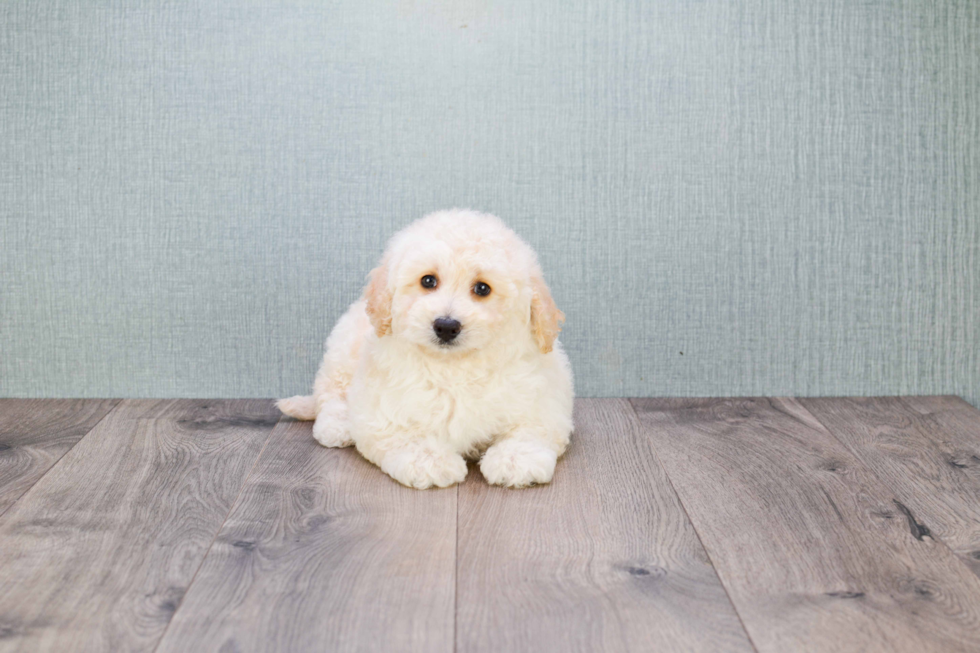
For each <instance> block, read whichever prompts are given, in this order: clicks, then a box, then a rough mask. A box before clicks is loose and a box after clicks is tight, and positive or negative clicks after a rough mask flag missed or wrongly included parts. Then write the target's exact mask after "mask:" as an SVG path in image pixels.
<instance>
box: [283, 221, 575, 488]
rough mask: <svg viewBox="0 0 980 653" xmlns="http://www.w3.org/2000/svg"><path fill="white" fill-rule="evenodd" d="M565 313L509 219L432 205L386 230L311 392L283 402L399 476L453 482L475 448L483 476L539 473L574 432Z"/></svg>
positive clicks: (541, 476) (332, 442)
mask: <svg viewBox="0 0 980 653" xmlns="http://www.w3.org/2000/svg"><path fill="white" fill-rule="evenodd" d="M563 320H564V315H562V313H561V311H559V310H558V308H557V307H556V306H555V303H554V301H553V300H552V299H551V294H550V293H549V291H548V287H547V286H546V285H545V282H544V278H543V276H542V274H541V268H540V267H539V266H538V261H537V256H535V254H534V251H533V250H532V249H531V248H530V247H529V246H528V245H527V244H526V243H525V242H524V241H523V240H521V239H520V238H519V237H518V236H517V235H516V234H514V232H513V231H511V230H510V229H509V228H507V226H506V225H505V224H504V223H503V222H501V221H500V220H499V219H498V218H496V217H494V216H492V215H486V214H481V213H476V212H473V211H465V210H458V209H453V210H451V211H440V212H438V213H433V214H431V215H428V216H426V217H424V218H422V219H421V220H418V221H416V222H414V223H412V224H411V225H409V226H408V227H406V228H405V229H403V230H402V231H400V232H398V233H397V234H396V235H395V236H394V237H393V238H392V239H391V241H390V242H389V243H388V247H387V249H386V250H385V253H384V256H383V257H382V259H381V263H380V264H379V265H378V267H376V268H375V269H374V270H372V271H371V274H370V280H369V283H368V285H367V288H366V289H365V291H364V296H363V298H362V299H361V300H359V301H357V302H355V303H354V304H352V305H351V307H350V308H349V309H348V310H347V312H346V313H345V314H344V315H343V317H341V318H340V320H339V321H338V322H337V324H336V326H334V329H333V332H332V333H331V334H330V337H329V338H328V339H327V345H326V353H325V354H324V356H323V363H322V364H321V365H320V370H319V371H318V372H317V375H316V380H315V381H314V384H313V395H312V396H305V397H304V396H298V397H292V398H290V399H282V400H280V401H279V403H278V404H277V405H278V406H279V409H280V410H282V412H284V413H285V414H287V415H290V416H292V417H295V418H297V419H307V420H309V419H316V423H315V424H314V425H313V437H315V438H316V439H317V441H318V442H320V444H322V445H324V446H327V447H346V446H349V445H351V444H353V445H356V446H357V450H358V451H359V452H360V453H361V454H362V455H363V456H364V457H365V458H367V459H368V460H370V461H371V462H372V463H374V464H375V465H377V466H378V467H380V468H381V469H382V470H383V471H384V472H385V473H387V474H388V475H389V476H391V477H392V478H393V479H395V480H396V481H398V482H399V483H402V484H404V485H408V486H411V487H415V488H420V489H422V488H427V487H431V486H437V487H446V486H449V485H452V484H454V483H459V482H460V481H462V480H463V479H464V478H465V477H466V461H465V458H476V457H477V456H479V455H480V454H481V453H482V457H480V471H481V472H482V473H483V476H484V477H485V478H486V479H487V481H489V482H490V483H493V484H496V485H506V486H508V487H525V486H528V485H533V484H535V483H547V482H549V481H550V480H551V477H552V475H553V474H554V471H555V462H556V461H557V459H558V456H560V455H561V454H562V453H563V452H564V451H565V447H566V446H567V445H568V440H569V437H570V435H571V432H572V397H573V388H572V371H571V367H570V366H569V363H568V357H567V356H566V355H565V352H564V351H563V350H562V348H561V344H560V343H559V342H558V341H557V340H556V337H557V335H558V332H559V330H560V325H561V322H562V321H563Z"/></svg>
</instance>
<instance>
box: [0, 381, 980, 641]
mask: <svg viewBox="0 0 980 653" xmlns="http://www.w3.org/2000/svg"><path fill="white" fill-rule="evenodd" d="M575 417H576V433H575V436H574V438H573V444H572V446H571V448H570V449H569V451H568V453H567V454H566V455H565V457H564V458H562V459H561V460H560V461H559V464H558V470H557V473H556V476H555V481H554V482H553V483H552V484H550V485H548V486H543V487H536V488H531V489H527V490H516V491H515V490H504V489H501V488H495V487H488V486H487V485H486V483H485V482H484V481H483V479H482V477H481V476H480V474H479V471H478V470H477V469H476V468H471V470H470V474H469V477H468V479H467V481H466V483H465V484H463V485H461V486H459V487H457V488H450V489H446V490H431V491H424V492H420V491H417V490H410V489H406V488H403V487H401V486H399V485H397V484H395V483H394V482H393V481H391V480H390V479H389V478H388V477H387V476H384V475H383V474H382V473H381V472H380V471H379V470H378V469H376V468H375V467H373V466H371V465H370V464H368V463H367V462H365V461H364V460H363V459H361V458H360V457H359V456H358V454H357V453H356V452H355V451H354V450H352V449H343V450H337V449H325V448H323V447H320V446H319V445H317V444H316V443H315V442H314V440H313V438H312V436H311V433H310V423H304V422H295V421H291V420H288V419H280V416H279V414H278V412H277V411H276V410H275V409H274V408H273V407H272V402H271V401H266V400H122V401H119V400H12V399H11V400H0V651H14V650H19V651H59V652H60V651H75V650H78V651H82V650H85V651H88V650H101V651H161V652H164V651H166V652H173V653H177V652H180V653H184V652H187V651H223V652H228V653H230V652H244V651H289V652H293V651H296V652H301V651H355V650H356V651H408V650H412V651H426V652H429V651H432V652H440V651H446V652H448V651H461V652H463V651H465V652H476V651H481V652H483V651H485V652H498V651H499V652H512V651H590V652H591V651H725V652H728V651H753V650H755V651H760V652H767V653H783V652H786V651H833V652H838V651H862V652H863V651H889V652H891V651H915V652H916V653H921V652H923V651H944V652H946V651H980V412H978V411H977V410H975V409H973V408H972V407H970V406H969V405H968V404H966V403H965V402H963V401H962V400H960V399H957V398H955V397H904V398H878V399H799V400H797V399H636V400H632V401H629V400H623V399H583V400H579V401H578V402H577V404H576V415H575Z"/></svg>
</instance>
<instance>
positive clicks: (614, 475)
mask: <svg viewBox="0 0 980 653" xmlns="http://www.w3.org/2000/svg"><path fill="white" fill-rule="evenodd" d="M575 421H576V430H575V435H574V437H573V440H572V443H573V444H572V446H571V447H570V449H569V451H568V452H567V453H566V454H565V456H564V457H563V458H562V459H561V461H560V462H559V465H558V469H557V471H556V473H555V479H554V481H552V483H551V484H549V485H547V486H543V487H537V488H531V489H527V490H521V491H514V490H507V489H503V488H499V487H490V486H488V485H487V484H486V482H485V481H484V480H483V479H482V478H481V477H480V476H479V472H478V471H477V470H475V469H474V470H473V471H472V472H471V475H470V478H469V479H468V480H467V482H466V483H465V484H464V485H462V486H461V487H460V497H459V552H458V557H459V571H458V580H457V585H458V593H459V597H458V602H457V605H458V608H457V629H456V641H457V650H458V651H460V652H461V653H469V652H476V651H481V652H482V651H486V652H492V651H607V652H608V651H653V650H683V651H751V650H752V646H751V644H750V643H749V641H748V638H747V637H746V634H745V632H744V630H743V629H742V626H741V625H740V623H739V620H738V617H737V615H736V614H735V611H734V609H733V608H732V605H731V603H730V602H729V600H728V597H727V596H726V595H725V591H724V589H723V588H722V586H721V583H720V582H719V581H718V577H717V576H716V575H715V572H714V570H713V569H712V567H711V563H710V562H709V561H708V558H707V556H706V555H705V553H704V549H703V548H702V547H701V544H700V542H699V541H698V538H697V535H696V534H695V532H694V529H693V528H692V527H691V524H690V522H689V521H688V519H687V516H686V515H685V514H684V510H683V508H682V507H681V504H680V502H679V501H678V499H677V496H676V495H675V494H674V492H673V490H672V489H671V487H670V484H669V482H668V480H667V477H666V475H665V474H664V471H663V469H662V468H661V467H660V464H659V463H658V462H657V460H656V457H655V455H654V452H653V450H652V448H651V447H650V445H649V440H646V439H641V438H638V434H637V426H638V425H637V420H636V416H635V414H634V413H633V410H632V409H631V408H630V406H629V403H628V402H627V401H625V400H617V399H605V400H590V399H580V400H578V401H576V413H575Z"/></svg>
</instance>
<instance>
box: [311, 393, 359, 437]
mask: <svg viewBox="0 0 980 653" xmlns="http://www.w3.org/2000/svg"><path fill="white" fill-rule="evenodd" d="M313 438H314V439H315V440H316V441H317V442H319V443H320V444H322V445H323V446H325V447H349V446H351V445H352V444H354V441H353V440H352V439H351V437H350V422H349V421H348V420H347V404H346V403H344V402H343V401H341V400H339V399H335V400H331V401H328V402H327V403H325V404H324V405H323V407H322V408H321V409H320V412H319V413H318V414H317V416H316V422H314V423H313Z"/></svg>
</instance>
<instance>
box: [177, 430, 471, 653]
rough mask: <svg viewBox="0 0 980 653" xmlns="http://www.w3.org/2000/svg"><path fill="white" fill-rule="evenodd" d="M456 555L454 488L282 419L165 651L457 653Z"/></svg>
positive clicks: (222, 532)
mask: <svg viewBox="0 0 980 653" xmlns="http://www.w3.org/2000/svg"><path fill="white" fill-rule="evenodd" d="M455 548H456V489H455V488H450V489H445V490H428V491H418V490H412V489H408V488H404V487H402V486H400V485H398V484H397V483H395V482H394V481H392V480H391V479H390V478H388V477H387V476H385V475H384V474H383V473H382V472H381V471H380V470H378V469H377V468H376V467H374V466H372V465H371V464H369V463H368V462H366V461H365V460H364V459H363V458H361V457H360V456H359V455H358V454H357V452H356V451H354V450H353V449H326V448H324V447H321V446H320V445H318V444H317V443H316V442H315V441H314V440H313V435H312V431H311V423H310V422H292V421H283V422H281V423H280V424H279V426H278V427H277V428H276V429H275V431H274V432H273V435H272V438H271V440H270V443H269V446H268V447H267V449H266V451H265V453H264V454H263V456H262V458H261V460H260V463H259V465H258V468H257V469H256V471H255V473H254V474H252V476H251V477H250V479H249V481H248V483H247V485H246V487H245V489H244V490H243V492H242V496H241V499H240V500H239V501H238V503H237V504H236V506H235V508H234V510H233V511H232V513H231V515H230V516H229V518H228V520H227V522H226V524H225V527H224V528H223V529H222V531H221V533H220V535H219V536H218V538H217V540H216V541H215V543H214V545H213V546H212V547H211V551H210V552H209V553H208V556H207V559H206V560H205V563H204V565H203V566H202V568H201V571H200V573H199V574H198V577H197V579H196V581H195V582H194V586H193V587H192V588H191V591H190V592H189V593H188V595H187V597H186V599H185V601H184V603H183V604H182V605H181V608H180V610H179V611H178V612H177V614H176V616H175V617H174V620H173V623H172V624H171V626H170V628H169V630H168V631H167V634H166V636H165V637H164V638H163V641H162V642H161V646H160V648H159V651H161V652H171V653H184V652H185V651H189V650H204V651H216V650H222V651H236V652H244V651H283V652H295V653H299V652H302V651H425V652H436V653H438V652H440V651H442V652H448V651H452V648H453V609H454V608H453V604H454V598H455V590H454V583H453V578H454V574H455V568H456V556H455Z"/></svg>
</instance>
